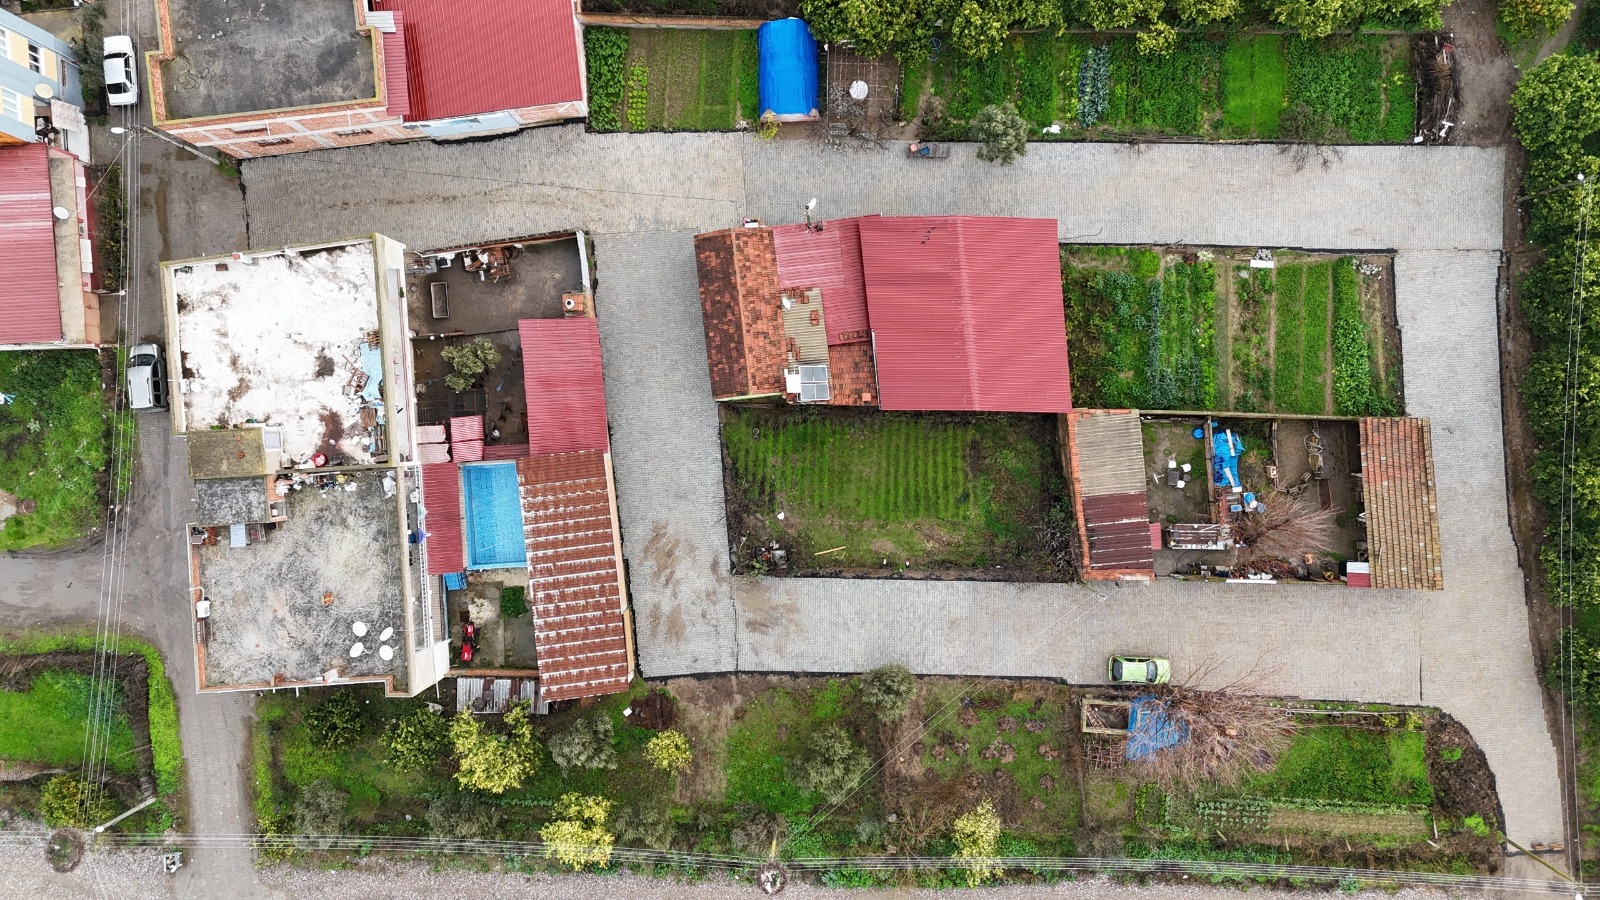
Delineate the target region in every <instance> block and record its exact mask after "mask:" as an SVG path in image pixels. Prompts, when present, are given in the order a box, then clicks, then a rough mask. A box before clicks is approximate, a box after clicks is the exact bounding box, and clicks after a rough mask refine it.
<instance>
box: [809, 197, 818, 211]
mask: <svg viewBox="0 0 1600 900" xmlns="http://www.w3.org/2000/svg"><path fill="white" fill-rule="evenodd" d="M816 208H817V198H815V197H812V198H811V202H810V203H807V204H806V210H807V211H810V210H813V209H816Z"/></svg>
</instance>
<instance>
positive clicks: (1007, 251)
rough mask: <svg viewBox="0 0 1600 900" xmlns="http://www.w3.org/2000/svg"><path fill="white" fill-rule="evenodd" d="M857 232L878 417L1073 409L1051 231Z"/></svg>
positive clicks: (921, 223) (969, 220)
mask: <svg viewBox="0 0 1600 900" xmlns="http://www.w3.org/2000/svg"><path fill="white" fill-rule="evenodd" d="M858 221H859V223H860V228H861V259H862V264H863V267H864V269H865V272H866V282H867V313H868V317H869V319H870V320H871V323H872V338H873V355H874V357H875V359H876V360H877V370H878V395H879V405H880V406H881V407H882V408H883V409H890V410H942V411H974V412H1041V413H1064V412H1067V411H1068V410H1070V409H1071V408H1072V385H1071V378H1070V375H1069V373H1068V370H1067V323H1066V313H1065V310H1064V309H1063V307H1062V304H1061V248H1060V245H1059V243H1058V237H1057V234H1056V222H1055V220H1053V219H1014V218H987V217H982V216H908V217H903V218H871V217H869V218H863V219H860V220H858ZM824 303H826V298H824ZM829 325H830V327H831V325H832V323H831V322H830V323H829Z"/></svg>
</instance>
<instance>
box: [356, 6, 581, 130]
mask: <svg viewBox="0 0 1600 900" xmlns="http://www.w3.org/2000/svg"><path fill="white" fill-rule="evenodd" d="M379 6H380V8H381V9H384V10H391V11H394V12H396V13H399V14H400V15H401V16H402V17H403V22H404V27H405V48H406V69H407V73H408V79H407V80H408V83H409V88H410V90H409V97H408V98H407V99H408V100H409V102H410V107H411V115H410V116H409V117H408V119H409V120H411V121H421V120H426V119H446V118H450V117H452V116H471V115H478V114H481V113H492V112H499V111H501V110H507V109H520V108H522V107H526V106H543V105H545V104H547V103H564V102H569V101H577V100H582V99H583V83H584V74H583V68H582V67H581V66H580V65H579V64H578V26H577V22H576V20H575V19H574V17H573V6H572V3H571V2H570V0H473V2H472V3H470V4H463V3H461V2H459V0H385V2H383V3H381V4H379Z"/></svg>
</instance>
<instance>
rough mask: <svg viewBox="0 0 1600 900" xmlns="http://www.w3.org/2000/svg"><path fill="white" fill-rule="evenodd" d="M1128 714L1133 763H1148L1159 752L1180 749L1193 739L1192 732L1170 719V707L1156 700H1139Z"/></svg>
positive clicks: (1128, 754)
mask: <svg viewBox="0 0 1600 900" xmlns="http://www.w3.org/2000/svg"><path fill="white" fill-rule="evenodd" d="M1131 707H1132V708H1131V710H1130V711H1129V714H1128V752H1127V754H1126V756H1127V757H1128V758H1129V759H1144V758H1145V757H1147V756H1149V755H1151V754H1152V753H1155V752H1156V751H1158V750H1165V749H1167V748H1168V747H1176V746H1177V745H1179V744H1181V743H1183V742H1184V741H1185V740H1188V738H1189V729H1188V728H1187V727H1185V726H1184V725H1183V724H1182V723H1181V722H1174V721H1172V719H1171V718H1170V717H1168V716H1167V706H1166V704H1165V703H1162V702H1161V701H1160V700H1157V699H1156V698H1154V697H1136V698H1134V701H1133V703H1132V704H1131Z"/></svg>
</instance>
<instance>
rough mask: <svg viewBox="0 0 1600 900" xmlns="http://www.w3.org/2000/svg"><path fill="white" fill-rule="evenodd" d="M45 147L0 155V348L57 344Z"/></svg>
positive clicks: (56, 293)
mask: <svg viewBox="0 0 1600 900" xmlns="http://www.w3.org/2000/svg"><path fill="white" fill-rule="evenodd" d="M49 150H50V148H49V146H48V145H47V144H24V145H23V146H21V147H6V148H3V149H0V260H4V264H5V276H4V277H0V344H29V343H48V342H50V341H59V340H61V337H62V334H61V295H60V292H59V290H58V289H57V284H56V278H57V275H56V232H55V218H54V216H53V215H52V214H51V205H52V204H51V202H50V156H49Z"/></svg>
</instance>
